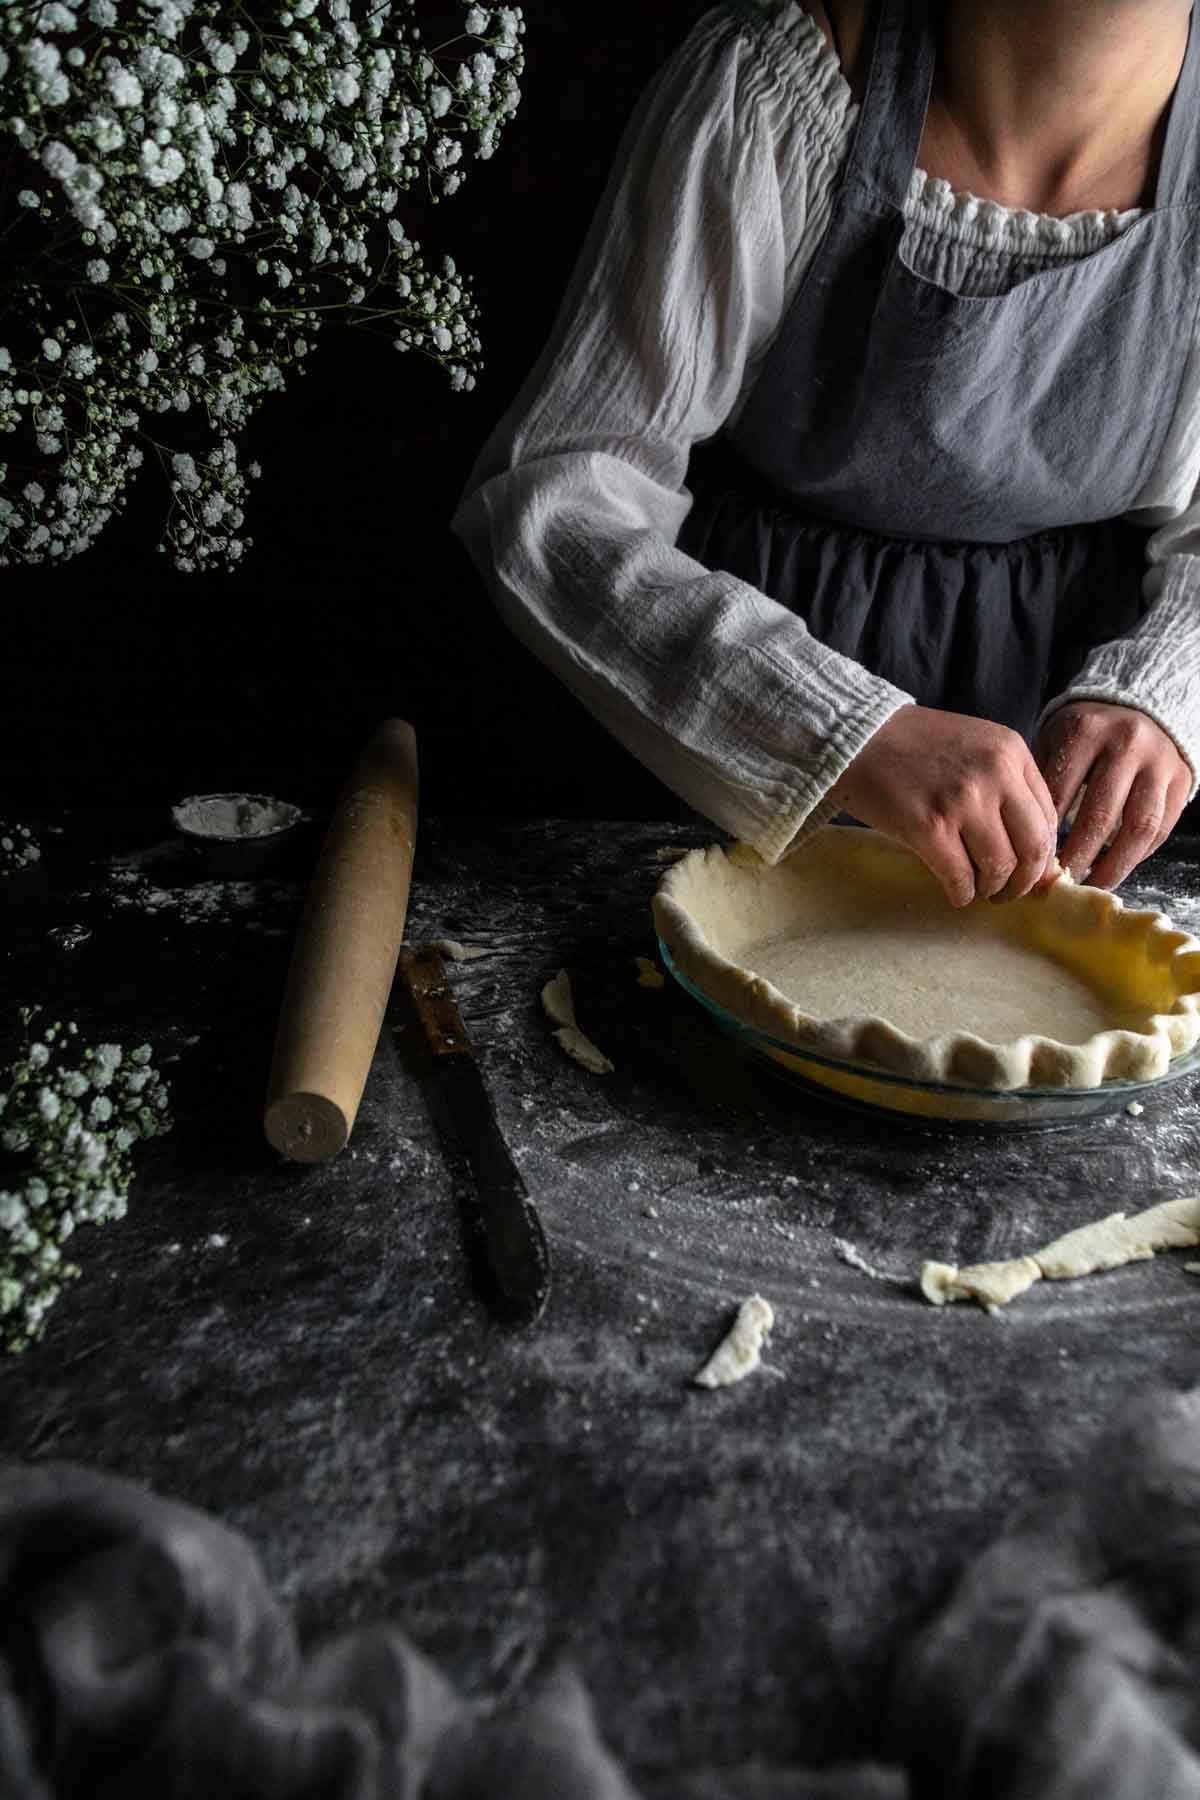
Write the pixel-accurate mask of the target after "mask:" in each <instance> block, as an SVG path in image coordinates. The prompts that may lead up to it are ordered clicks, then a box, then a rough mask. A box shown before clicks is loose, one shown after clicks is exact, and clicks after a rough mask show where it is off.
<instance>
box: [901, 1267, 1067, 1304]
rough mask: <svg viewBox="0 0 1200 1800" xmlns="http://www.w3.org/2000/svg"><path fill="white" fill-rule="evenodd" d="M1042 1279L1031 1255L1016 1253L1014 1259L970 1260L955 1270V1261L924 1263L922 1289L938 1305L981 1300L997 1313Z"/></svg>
mask: <svg viewBox="0 0 1200 1800" xmlns="http://www.w3.org/2000/svg"><path fill="white" fill-rule="evenodd" d="M1041 1279H1042V1270H1041V1268H1040V1266H1039V1265H1038V1263H1037V1262H1036V1261H1035V1260H1034V1258H1033V1257H1032V1256H1017V1257H1014V1258H1013V1259H1012V1261H1011V1262H989V1263H971V1264H969V1265H968V1266H967V1267H966V1268H965V1269H956V1268H955V1267H954V1265H953V1264H952V1263H940V1262H927V1263H922V1264H921V1292H922V1293H923V1294H924V1296H925V1298H926V1299H927V1300H931V1301H932V1302H933V1304H934V1305H935V1306H946V1305H948V1304H949V1303H950V1302H951V1301H954V1300H978V1302H979V1304H980V1306H984V1307H986V1308H987V1310H988V1312H995V1310H996V1308H997V1307H998V1306H1007V1305H1008V1303H1009V1301H1010V1300H1015V1299H1016V1297H1017V1295H1018V1294H1023V1293H1024V1292H1025V1290H1026V1288H1031V1287H1032V1286H1033V1284H1034V1282H1035V1281H1040V1280H1041Z"/></svg>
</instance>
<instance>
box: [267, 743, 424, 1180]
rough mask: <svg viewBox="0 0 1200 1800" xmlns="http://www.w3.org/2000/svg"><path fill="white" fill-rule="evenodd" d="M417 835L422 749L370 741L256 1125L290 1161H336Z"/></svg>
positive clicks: (290, 984)
mask: <svg viewBox="0 0 1200 1800" xmlns="http://www.w3.org/2000/svg"><path fill="white" fill-rule="evenodd" d="M416 835H417V741H416V737H415V734H414V732H413V729H412V726H411V725H408V724H406V723H405V721H404V720H403V719H387V720H385V721H384V723H383V724H382V725H381V726H380V727H379V729H378V730H377V731H376V732H375V733H374V735H373V736H372V737H371V739H370V740H369V742H368V743H367V745H366V748H365V749H364V750H363V752H362V754H361V755H360V756H359V758H358V761H357V762H356V763H355V765H354V767H353V769H352V770H351V772H350V777H349V780H348V781H347V782H346V785H345V786H344V788H343V789H342V791H341V793H340V795H339V796H338V800H337V803H336V805H335V807H334V810H333V817H332V819H331V820H330V823H329V829H328V831H327V832H326V834H325V841H324V843H323V844H322V846H321V852H320V855H319V856H318V858H317V864H316V869H315V871H314V873H313V876H312V880H311V882H310V884H309V889H308V896H307V899H306V900H305V903H304V911H303V913H302V914H301V918H300V924H299V926H298V928H297V932H296V943H295V947H294V949H293V952H292V961H291V967H290V969H289V970H288V977H287V985H286V986H285V988H284V994H283V1004H282V1006H281V1009H280V1015H279V1029H278V1031H277V1033H276V1038H275V1054H274V1058H273V1061H272V1065H271V1078H270V1082H269V1084H268V1087H267V1102H266V1110H265V1112H264V1115H263V1127H264V1129H265V1131H266V1134H267V1138H268V1140H269V1141H270V1143H271V1144H272V1145H273V1146H274V1148H275V1149H276V1150H278V1151H280V1152H281V1154H282V1155H284V1156H287V1157H290V1158H291V1160H292V1161H293V1162H324V1161H325V1160H326V1159H327V1158H328V1157H331V1156H336V1154H337V1152H338V1151H339V1150H341V1149H342V1148H343V1147H344V1146H345V1144H346V1142H347V1140H348V1138H349V1136H350V1133H351V1131H352V1130H353V1128H354V1120H355V1116H356V1114H357V1112H358V1104H359V1101H360V1100H361V1099H362V1091H363V1088H364V1086H365V1085H366V1080H367V1072H368V1070H369V1069H370V1067H371V1058H372V1057H373V1056H374V1054H375V1045H376V1043H377V1042H378V1039H379V1028H380V1026H381V1024H382V1023H383V1014H384V1009H385V1008H386V1006H387V1000H388V994H389V992H390V990H391V985H392V980H393V977H394V975H395V972H396V958H397V955H398V953H399V950H400V940H401V938H402V937H403V935H404V919H405V915H406V913H407V911H408V891H409V885H410V883H411V880H412V863H413V850H414V847H415V844H416Z"/></svg>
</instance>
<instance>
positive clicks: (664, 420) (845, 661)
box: [453, 8, 910, 862]
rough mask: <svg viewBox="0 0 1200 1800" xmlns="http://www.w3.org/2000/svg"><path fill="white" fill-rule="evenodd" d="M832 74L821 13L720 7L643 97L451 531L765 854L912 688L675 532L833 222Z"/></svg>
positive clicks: (825, 801) (677, 781) (604, 700)
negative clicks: (700, 554)
mask: <svg viewBox="0 0 1200 1800" xmlns="http://www.w3.org/2000/svg"><path fill="white" fill-rule="evenodd" d="M822 83H824V88H823V89H822ZM829 83H830V77H829V74H828V59H827V58H824V57H822V56H821V55H820V40H819V35H818V34H817V33H816V32H815V31H814V30H812V29H811V28H809V29H807V30H806V31H804V32H798V33H795V34H793V35H792V36H791V37H788V36H787V35H786V34H785V33H784V32H783V30H782V29H779V30H778V31H776V32H775V33H774V35H773V36H772V35H771V34H767V36H765V37H764V35H763V34H761V33H760V32H758V31H756V30H755V29H754V28H752V27H749V26H745V25H742V24H740V23H739V22H738V21H737V20H736V19H735V18H733V17H732V16H731V14H730V13H729V12H728V11H727V10H726V9H721V8H718V9H716V10H714V11H713V12H710V13H708V14H706V15H705V17H704V18H703V19H702V20H701V21H700V23H699V24H698V25H697V26H696V27H695V29H694V30H693V31H692V33H691V34H690V36H689V37H688V38H687V40H686V41H685V43H684V44H683V46H682V47H681V48H680V50H679V51H678V52H677V53H676V54H675V55H674V56H673V57H672V58H671V59H670V60H669V61H668V63H667V64H666V66H665V68H664V69H663V70H662V72H661V73H660V75H659V76H658V78H657V79H656V80H655V81H654V82H653V83H652V84H651V86H650V88H649V90H648V91H647V92H646V94H645V95H644V96H643V98H642V100H641V102H640V103H639V105H638V107H637V109H636V111H635V114H634V116H633V119H632V120H631V122H630V125H629V126H628V128H627V130H626V133H625V136H624V140H623V142H622V145H621V147H620V150H619V153H618V156H617V160H616V164H615V167H614V170H613V173H612V175H611V177H610V180H609V184H608V189H607V192H606V194H605V196H604V199H603V201H602V204H601V206H600V209H599V212H598V214H597V216H596V219H595V220H594V222H593V225H592V228H591V231H590V233H589V236H588V238H587V241H586V243H585V245H584V248H583V251H582V254H581V256H580V259H579V262H578V264H577V266H576V269H575V271H574V274H573V277H572V280H571V283H570V285H569V288H568V290H567V293H566V297H565V300H564V303H563V305H562V308H561V310H560V313H559V317H558V319H557V321H556V323H555V325H554V328H553V330H552V332H551V335H550V339H549V341H548V343H547V345H546V347H545V349H544V351H543V353H542V355H541V357H540V358H539V360H538V363H537V365H536V366H535V368H534V369H533V371H532V373H531V374H530V376H529V378H528V379H527V381H526V382H525V384H524V386H523V388H522V390H521V392H520V393H519V394H518V396H517V398H516V400H515V402H514V403H513V405H512V406H511V407H510V409H509V411H508V412H507V414H506V415H505V417H504V418H503V419H502V420H501V421H500V423H499V425H498V426H497V427H496V429H495V431H494V432H493V434H492V436H491V438H490V439H489V441H488V443H487V444H486V445H485V447H484V449H483V452H482V453H481V455H480V457H479V459H478V461H477V463H476V466H475V468H474V470H473V472H472V475H471V477H470V480H469V482H468V484H467V488H466V491H465V493H464V495H463V497H462V499H461V501H460V503H459V507H458V510H457V512H456V514H455V517H454V522H453V528H454V530H455V532H456V533H457V535H458V536H459V538H460V539H461V541H462V543H463V544H464V545H465V547H466V549H467V551H468V552H469V554H470V556H471V558H472V560H473V561H474V563H475V565H476V567H477V568H478V570H479V571H480V573H481V575H482V576H483V578H484V580H485V581H486V583H487V585H488V587H489V589H490V591H491V594H492V596H493V598H494V600H495V602H496V605H497V606H498V608H499V610H500V612H501V614H502V615H503V617H504V618H505V619H506V620H507V622H508V623H509V625H510V626H511V628H512V629H513V631H514V632H515V633H516V634H517V636H518V637H519V638H520V639H521V640H522V641H523V642H524V643H525V644H526V645H527V647H528V648H529V649H530V650H532V651H533V652H534V653H535V654H536V655H537V656H538V657H540V658H541V660H542V661H543V662H544V663H545V664H546V665H547V666H548V667H549V668H550V669H551V670H553V671H554V673H555V674H556V675H558V676H559V677H560V678H561V679H562V681H563V682H564V683H565V684H566V685H567V687H569V688H570V689H571V691H572V692H573V693H574V694H575V695H576V696H577V697H578V699H579V700H580V701H582V703H583V704H584V706H586V707H587V708H588V710H589V711H590V712H591V713H593V714H594V715H595V716H596V717H597V718H598V719H599V720H600V721H601V723H602V724H603V725H605V726H606V727H607V728H608V730H609V731H611V733H612V734H613V736H614V737H615V738H617V739H618V740H619V741H620V742H621V743H622V744H624V745H625V746H626V747H627V748H628V749H629V750H630V751H632V752H633V754H634V755H635V756H636V757H638V758H639V760H640V761H641V762H642V763H644V764H645V765H646V766H647V767H648V768H650V769H651V770H652V771H653V772H654V773H655V774H656V775H657V776H658V777H659V778H660V779H661V780H662V781H664V782H665V783H666V785H667V786H668V787H670V788H671V789H672V790H673V791H674V792H675V793H677V794H678V795H680V796H681V797H682V798H683V799H684V800H685V801H687V802H688V804H689V805H691V806H693V807H695V808H696V809H697V810H698V811H699V812H701V813H703V814H704V815H706V816H707V817H708V818H710V819H712V820H713V821H714V822H715V823H716V824H717V825H719V826H721V827H723V828H724V829H725V830H726V831H728V832H731V833H732V834H733V835H734V836H736V837H739V838H741V839H743V840H744V841H746V842H748V843H750V844H751V845H753V846H754V848H755V849H757V850H758V851H759V853H760V854H761V855H762V856H763V857H764V858H766V860H767V861H768V862H775V861H778V860H779V858H780V857H782V856H784V855H786V854H787V853H788V851H790V850H791V849H793V848H795V846H796V845H797V844H798V843H799V842H800V841H801V839H802V838H803V837H805V836H807V835H808V833H809V832H810V831H811V830H813V829H814V828H815V827H816V826H817V825H818V824H820V823H822V822H824V820H825V819H826V818H828V817H829V815H830V813H831V812H832V811H833V810H834V807H833V804H832V802H831V801H830V800H829V797H828V796H829V791H830V789H831V788H832V786H833V784H834V783H835V782H836V781H837V779H838V778H839V776H840V775H841V774H842V773H843V771H844V770H845V768H846V767H847V765H848V764H849V762H850V761H851V760H852V759H853V758H854V757H855V756H856V755H857V754H858V752H859V751H860V750H861V749H862V748H863V746H864V745H865V744H866V742H867V741H868V739H869V738H870V737H871V736H872V735H873V733H874V732H875V731H877V730H878V729H879V727H880V726H881V725H882V724H884V723H885V721H886V720H887V719H888V718H890V717H891V715H892V714H893V713H894V712H895V711H896V710H897V708H899V707H900V706H903V705H904V704H906V703H907V702H908V700H909V698H910V697H909V696H908V695H907V694H904V693H902V692H901V691H900V690H899V689H897V688H894V687H892V686H891V685H890V684H889V683H888V682H886V681H882V680H880V679H878V678H877V677H875V676H873V675H871V674H870V673H869V672H868V671H867V670H866V669H864V668H863V667H862V666H861V665H860V664H858V663H856V662H854V661H852V660H851V659H850V658H848V657H845V656H842V655H839V654H837V653H836V652H834V651H831V650H829V649H827V648H826V647H825V646H823V645H822V644H820V643H819V642H818V641H817V640H816V639H815V638H814V637H813V636H812V635H811V634H810V633H809V631H808V630H807V629H806V627H805V625H804V624H803V622H802V621H801V620H800V619H799V618H798V617H797V616H796V615H795V614H793V613H791V612H789V611H788V610H787V609H786V608H785V607H783V606H781V605H779V604H777V603H776V602H775V601H773V600H771V599H769V598H767V597H766V596H765V595H764V594H762V593H761V592H759V591H758V590H757V589H756V588H754V587H752V586H750V585H748V584H747V583H746V582H743V581H741V580H738V579H736V578H735V577H734V576H732V575H730V574H728V573H722V572H720V571H716V572H714V571H710V570H708V569H707V568H705V567H704V566H703V565H702V564H700V563H699V562H697V561H695V560H694V559H693V558H691V557H689V556H687V555H686V554H684V553H683V552H682V551H680V550H679V549H678V548H677V547H676V540H677V538H678V535H679V531H680V527H681V526H682V524H683V521H684V519H685V518H686V517H687V514H688V511H689V508H690V505H691V496H690V495H689V494H688V492H687V490H686V487H685V481H686V475H687V462H688V454H689V451H690V449H691V446H692V445H693V444H695V443H697V442H700V441H702V440H704V439H706V438H709V437H711V436H712V435H713V434H715V433H716V432H717V430H718V429H719V428H720V426H721V425H722V423H723V422H724V421H725V420H726V419H727V418H728V417H729V416H730V415H731V414H732V413H733V412H734V410H735V409H736V407H737V405H738V402H739V399H740V398H742V397H743V396H744V394H745V392H746V391H748V386H749V384H750V382H751V381H752V380H753V377H754V374H755V371H756V368H757V366H758V364H759V363H760V362H761V358H762V355H763V353H764V350H765V349H766V347H767V345H768V344H769V342H770V340H771V338H772V337H773V335H774V333H775V331H776V329H777V328H778V325H779V322H780V319H781V317H782V312H783V308H784V305H785V303H786V296H787V294H788V293H789V292H790V291H794V284H795V281H796V279H797V278H798V274H799V270H800V267H801V266H802V264H803V261H804V259H805V257H806V256H807V255H809V254H811V250H812V248H813V246H814V244H815V242H816V241H819V237H820V235H821V232H822V231H823V228H824V222H825V218H826V217H827V212H828V206H829V203H830V199H831V195H832V191H833V183H834V176H835V174H836V172H837V168H836V164H837V160H838V158H840V156H841V155H842V154H843V153H844V139H845V134H844V132H841V131H839V130H838V129H837V126H838V123H839V121H838V120H836V119H835V118H834V117H833V116H832V112H831V108H833V109H836V107H837V106H838V105H844V101H840V100H838V99H837V97H836V96H833V97H831V94H830V92H829V91H828V90H829ZM839 85H840V83H839ZM845 98H846V99H848V96H846V97H845Z"/></svg>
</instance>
